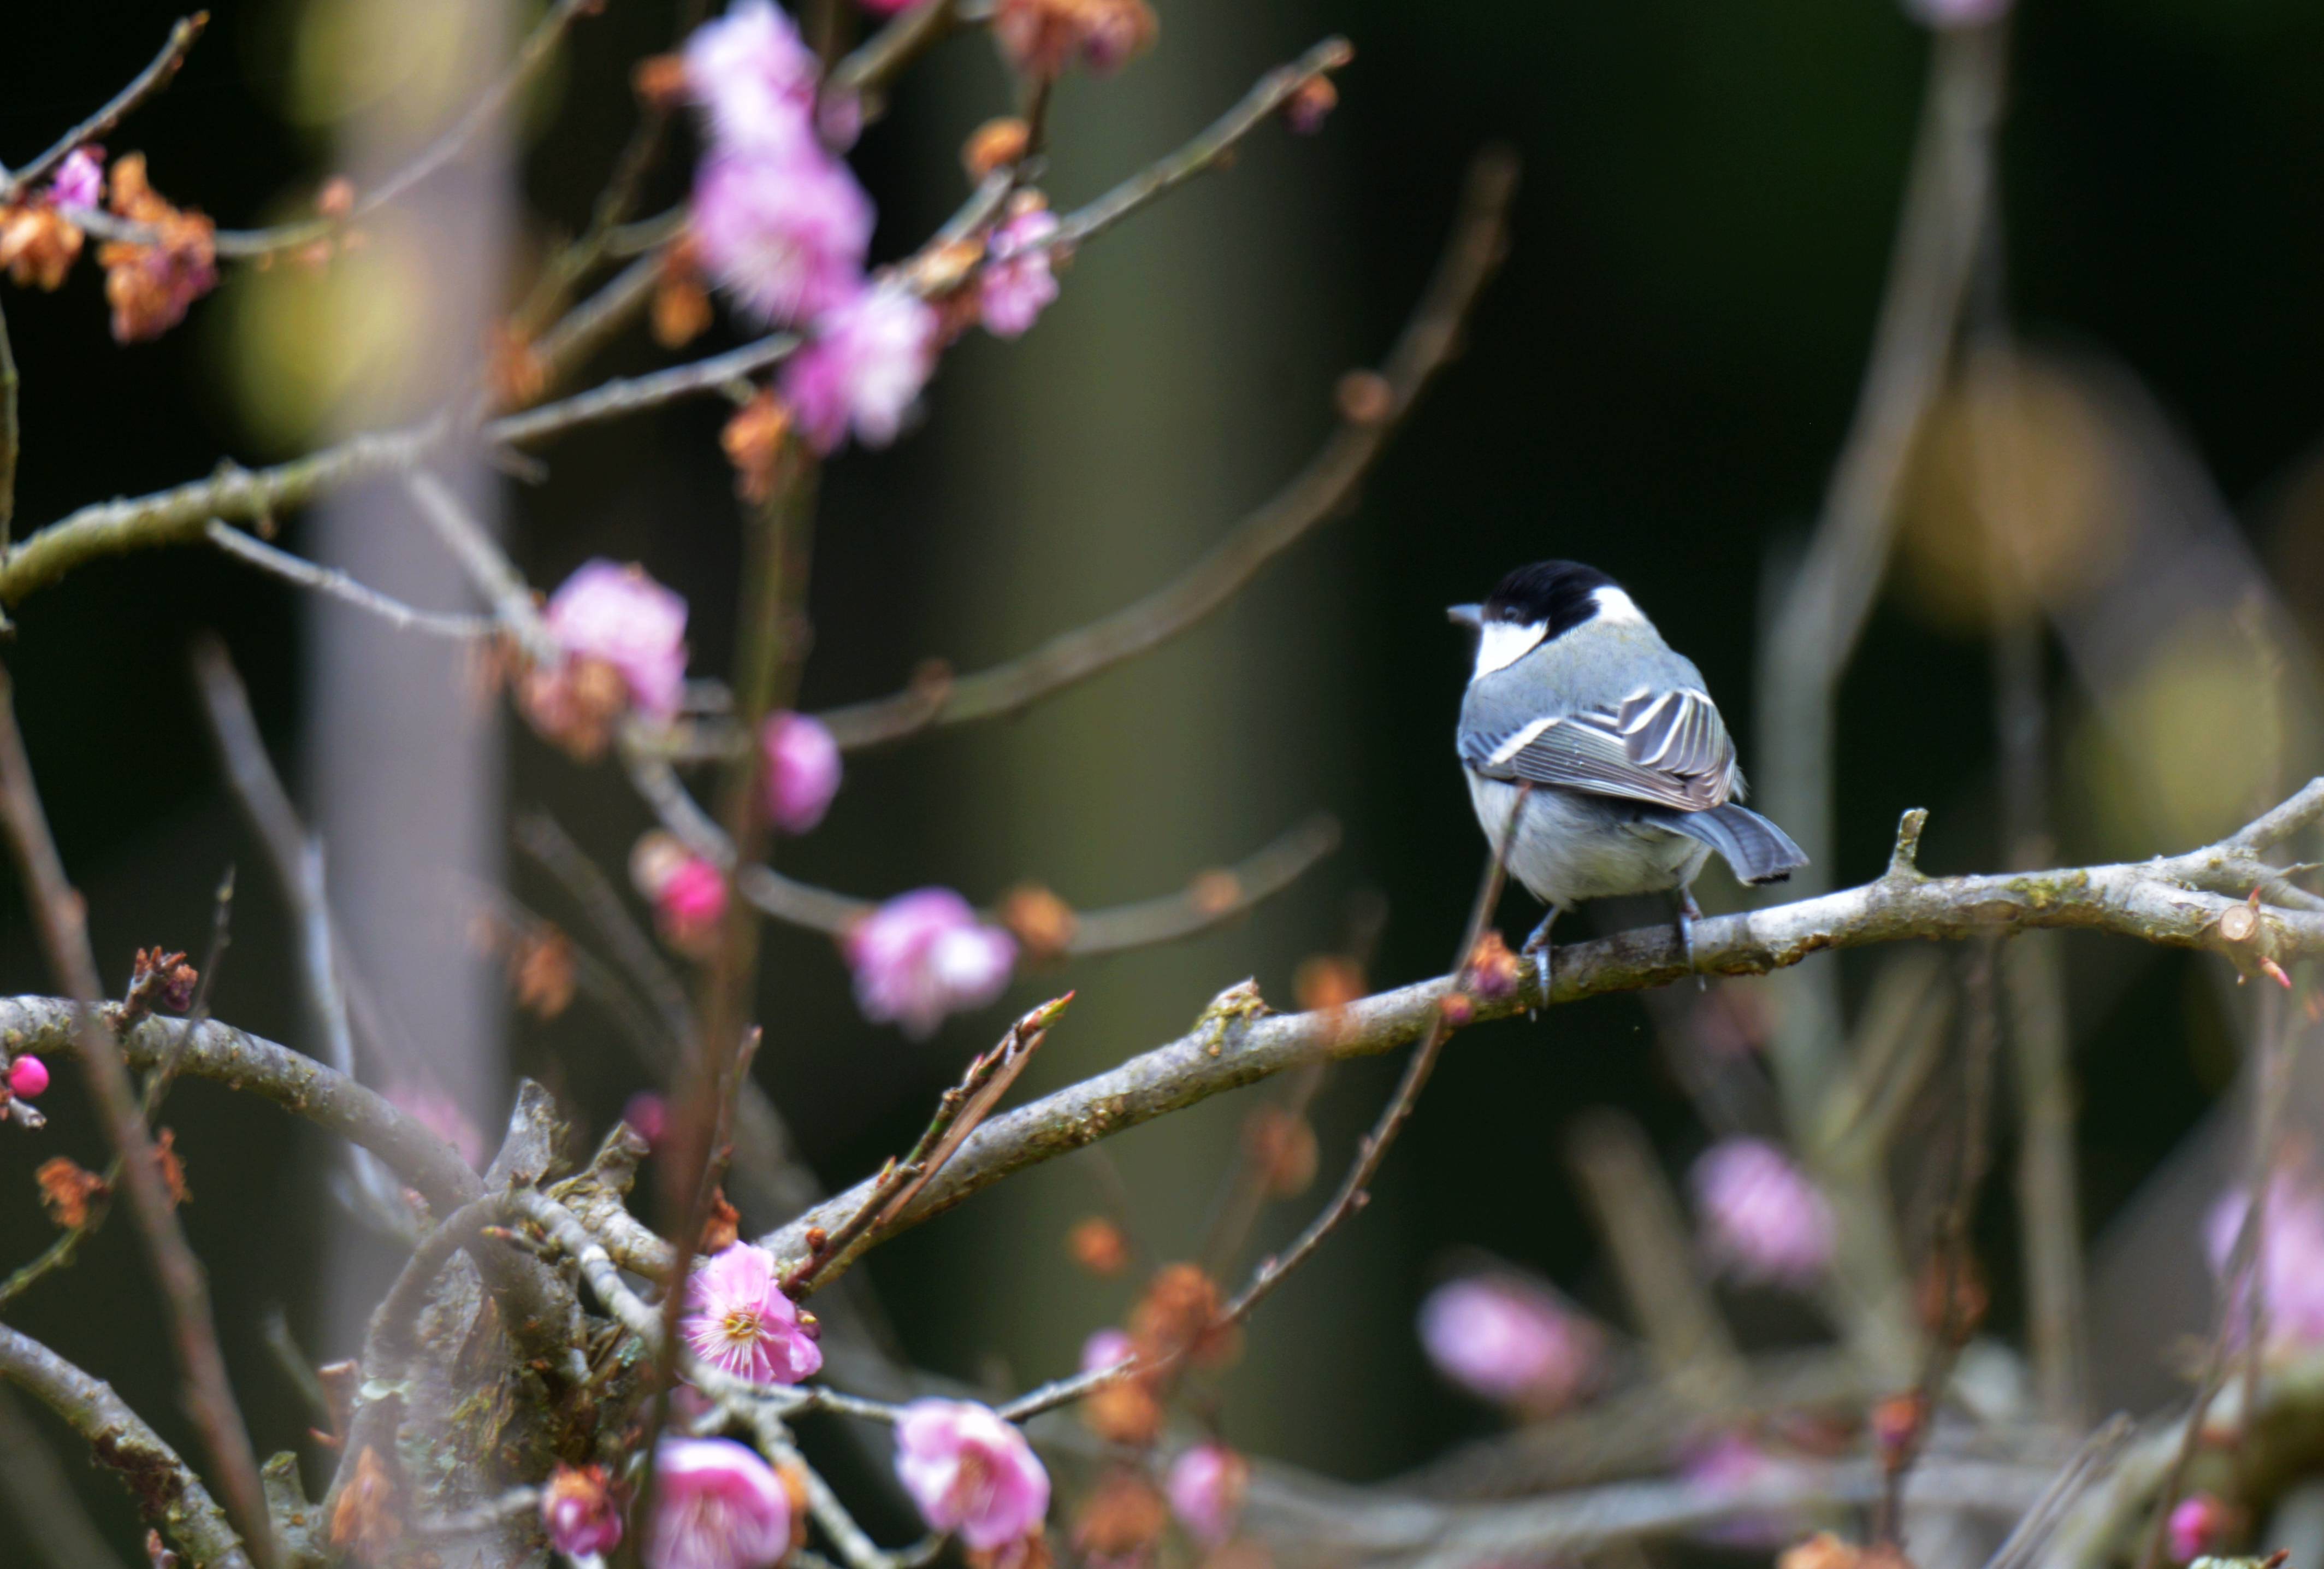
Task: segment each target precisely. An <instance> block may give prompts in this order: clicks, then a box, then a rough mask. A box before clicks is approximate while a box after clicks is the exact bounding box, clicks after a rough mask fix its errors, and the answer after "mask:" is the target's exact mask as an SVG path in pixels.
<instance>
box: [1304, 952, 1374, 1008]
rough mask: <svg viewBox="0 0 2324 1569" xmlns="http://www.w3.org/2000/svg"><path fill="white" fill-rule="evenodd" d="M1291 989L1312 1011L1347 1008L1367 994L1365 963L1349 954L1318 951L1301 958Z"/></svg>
mask: <svg viewBox="0 0 2324 1569" xmlns="http://www.w3.org/2000/svg"><path fill="white" fill-rule="evenodd" d="M1291 992H1292V995H1293V996H1295V997H1296V998H1298V1000H1299V1006H1300V1007H1302V1008H1304V1009H1306V1010H1309V1011H1329V1010H1332V1009H1336V1008H1345V1007H1347V1006H1348V1005H1349V1004H1350V1003H1351V1002H1355V1001H1360V1000H1361V999H1362V997H1363V994H1364V972H1363V966H1362V965H1360V964H1357V963H1356V962H1355V960H1353V959H1351V958H1350V957H1348V956H1347V955H1345V954H1317V955H1314V957H1312V958H1309V959H1305V960H1303V961H1301V963H1300V965H1299V968H1298V970H1297V972H1296V974H1293V976H1292V977H1291Z"/></svg>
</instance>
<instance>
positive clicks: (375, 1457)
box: [331, 1445, 403, 1563]
mask: <svg viewBox="0 0 2324 1569" xmlns="http://www.w3.org/2000/svg"><path fill="white" fill-rule="evenodd" d="M402 1537H403V1522H402V1521H401V1519H399V1518H396V1513H395V1479H394V1478H393V1477H392V1476H390V1475H389V1474H388V1471H387V1466H386V1465H385V1463H383V1462H382V1461H381V1459H380V1457H379V1451H378V1450H376V1449H374V1448H371V1447H370V1446H369V1445H366V1446H365V1447H364V1452H363V1453H362V1454H359V1455H357V1456H355V1474H354V1475H353V1476H352V1477H350V1478H348V1480H347V1485H346V1487H345V1488H343V1489H341V1490H340V1492H339V1502H338V1507H337V1509H333V1510H332V1511H331V1546H334V1547H337V1548H338V1549H339V1550H340V1551H341V1552H343V1553H346V1554H348V1555H352V1556H353V1557H354V1558H355V1560H356V1561H357V1562H358V1563H377V1562H380V1561H382V1560H383V1559H385V1558H386V1556H387V1555H388V1553H389V1552H390V1551H391V1550H392V1548H393V1547H394V1546H395V1544H396V1543H397V1542H399V1541H401V1539H402Z"/></svg>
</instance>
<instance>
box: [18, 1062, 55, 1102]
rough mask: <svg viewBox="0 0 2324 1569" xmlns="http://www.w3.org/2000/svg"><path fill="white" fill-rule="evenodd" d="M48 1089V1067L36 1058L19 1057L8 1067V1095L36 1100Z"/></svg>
mask: <svg viewBox="0 0 2324 1569" xmlns="http://www.w3.org/2000/svg"><path fill="white" fill-rule="evenodd" d="M48 1087H49V1065H48V1064H46V1063H44V1062H42V1060H41V1059H40V1058H39V1057H18V1058H17V1059H16V1060H15V1061H14V1062H12V1063H10V1064H9V1065H8V1093H9V1094H12V1095H21V1096H23V1098H24V1099H25V1100H28V1101H32V1100H38V1099H39V1098H40V1097H41V1095H42V1093H43V1092H44V1091H46V1090H47V1089H48Z"/></svg>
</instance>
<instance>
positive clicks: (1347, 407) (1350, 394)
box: [1332, 371, 1396, 425]
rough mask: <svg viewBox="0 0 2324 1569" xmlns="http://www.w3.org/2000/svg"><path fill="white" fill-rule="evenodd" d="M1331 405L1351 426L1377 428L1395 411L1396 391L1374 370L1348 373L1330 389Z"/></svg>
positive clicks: (1385, 378)
mask: <svg viewBox="0 0 2324 1569" xmlns="http://www.w3.org/2000/svg"><path fill="white" fill-rule="evenodd" d="M1332 402H1333V406H1335V407H1336V408H1337V409H1338V410H1339V411H1340V418H1341V419H1342V420H1346V421H1347V422H1348V423H1349V424H1351V425H1377V424H1379V422H1380V421H1381V420H1385V419H1387V418H1388V415H1389V414H1390V413H1391V412H1393V411H1394V410H1395V408H1396V392H1395V390H1394V389H1393V388H1391V387H1390V386H1389V385H1388V378H1387V377H1386V376H1384V375H1382V374H1379V372H1378V371H1350V372H1349V373H1348V374H1346V375H1343V376H1342V377H1341V378H1340V381H1339V384H1338V385H1337V386H1335V387H1333V389H1332Z"/></svg>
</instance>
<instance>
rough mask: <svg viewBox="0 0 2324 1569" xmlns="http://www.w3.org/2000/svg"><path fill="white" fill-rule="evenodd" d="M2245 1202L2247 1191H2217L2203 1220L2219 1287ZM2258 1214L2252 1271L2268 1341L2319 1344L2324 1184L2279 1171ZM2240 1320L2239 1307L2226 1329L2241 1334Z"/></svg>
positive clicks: (2323, 1329) (2323, 1309)
mask: <svg viewBox="0 0 2324 1569" xmlns="http://www.w3.org/2000/svg"><path fill="white" fill-rule="evenodd" d="M2250 1207H2251V1197H2250V1194H2249V1192H2248V1190H2246V1189H2245V1188H2241V1187H2236V1188H2233V1189H2230V1190H2229V1191H2228V1192H2227V1193H2224V1194H2222V1195H2219V1199H2218V1202H2217V1203H2216V1204H2213V1205H2212V1206H2211V1213H2210V1214H2209V1216H2207V1217H2206V1218H2205V1220H2204V1223H2203V1240H2204V1251H2205V1253H2206V1254H2207V1256H2208V1257H2209V1260H2210V1265H2211V1275H2212V1278H2214V1279H2215V1280H2217V1281H2218V1284H2219V1288H2220V1289H2221V1290H2222V1291H2226V1290H2228V1289H2230V1288H2231V1284H2232V1283H2231V1282H2230V1281H2229V1279H2228V1273H2227V1270H2228V1266H2229V1264H2230V1263H2231V1262H2232V1261H2233V1254H2234V1252H2235V1246H2236V1232H2239V1231H2241V1230H2242V1229H2243V1223H2244V1214H2245V1212H2246V1210H2248V1209H2249V1208H2250ZM2263 1219H2264V1226H2263V1227H2262V1229H2261V1246H2260V1256H2259V1261H2258V1265H2257V1267H2256V1269H2255V1270H2254V1271H2253V1275H2254V1278H2255V1279H2257V1280H2258V1281H2259V1283H2260V1300H2261V1302H2262V1304H2263V1306H2264V1307H2265V1308H2266V1312H2267V1326H2266V1327H2267V1339H2268V1342H2269V1343H2271V1344H2273V1345H2278V1346H2289V1347H2302V1346H2312V1345H2317V1344H2319V1343H2324V1189H2319V1186H2317V1184H2316V1183H2315V1181H2314V1180H2313V1178H2312V1177H2310V1176H2308V1175H2307V1174H2304V1173H2303V1174H2301V1175H2300V1176H2297V1177H2295V1176H2293V1175H2292V1174H2288V1173H2286V1174H2279V1175H2278V1176H2277V1177H2276V1178H2275V1180H2274V1181H2273V1182H2272V1183H2270V1184H2269V1185H2268V1193H2267V1211H2266V1214H2264V1216H2263ZM2244 1324H2245V1314H2244V1312H2243V1311H2242V1309H2241V1307H2240V1306H2238V1307H2237V1309H2236V1311H2235V1312H2233V1313H2231V1314H2230V1315H2228V1325H2229V1329H2230V1331H2231V1333H2233V1334H2236V1335H2238V1336H2240V1335H2241V1334H2242V1333H2243V1329H2244Z"/></svg>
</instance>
